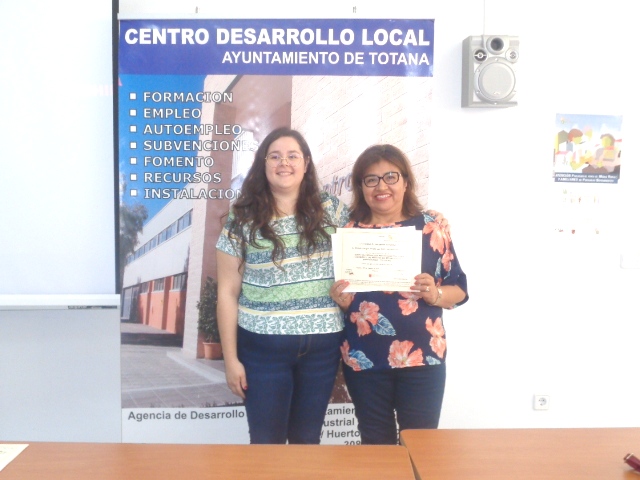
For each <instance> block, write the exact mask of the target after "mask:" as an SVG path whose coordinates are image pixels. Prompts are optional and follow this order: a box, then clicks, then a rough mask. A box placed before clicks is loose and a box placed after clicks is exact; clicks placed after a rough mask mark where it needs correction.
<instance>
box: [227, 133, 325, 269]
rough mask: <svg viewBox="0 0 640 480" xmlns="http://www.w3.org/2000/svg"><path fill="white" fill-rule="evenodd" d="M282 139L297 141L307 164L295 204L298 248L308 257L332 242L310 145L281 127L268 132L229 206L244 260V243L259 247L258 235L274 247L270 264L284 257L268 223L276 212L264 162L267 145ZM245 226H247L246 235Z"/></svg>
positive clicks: (231, 227)
mask: <svg viewBox="0 0 640 480" xmlns="http://www.w3.org/2000/svg"><path fill="white" fill-rule="evenodd" d="M282 137H291V138H293V139H294V140H295V141H296V142H298V145H299V146H300V150H301V151H302V154H303V156H304V161H305V162H306V165H307V171H306V172H305V174H304V177H303V178H302V183H301V184H300V190H299V192H298V200H297V202H296V212H295V217H296V221H297V224H298V230H299V232H300V243H299V245H298V248H299V249H300V252H301V253H302V254H303V255H311V254H312V253H313V252H314V251H316V249H317V248H318V247H319V246H320V245H321V244H323V243H325V242H329V241H331V237H330V235H329V234H328V233H327V232H326V231H325V229H324V227H326V226H330V225H331V226H335V225H332V222H331V221H330V219H329V218H328V217H327V215H326V214H325V211H324V209H323V208H322V200H321V197H320V186H319V182H318V175H317V173H316V168H315V166H314V164H313V158H312V156H311V149H310V148H309V144H308V143H307V141H306V140H305V139H304V137H303V136H302V134H301V133H300V132H298V131H297V130H293V129H291V128H289V127H281V128H277V129H276V130H274V131H272V132H271V133H269V134H268V135H267V136H266V137H265V139H264V140H263V141H262V143H261V144H260V146H259V147H258V150H257V151H256V154H255V157H254V159H253V164H252V165H251V168H250V169H249V172H248V173H247V178H245V180H244V183H243V184H242V188H241V189H240V196H239V197H238V199H237V200H236V201H235V203H234V204H233V206H232V207H231V211H232V212H233V215H234V218H233V220H232V221H231V225H230V228H229V233H230V234H231V235H232V236H235V237H236V238H238V239H239V240H240V245H241V253H242V260H243V261H244V260H245V259H246V255H247V252H246V250H247V244H250V245H251V246H253V247H256V248H259V246H258V242H257V233H258V232H260V235H261V236H262V238H264V239H266V240H269V241H270V242H271V243H272V245H273V251H272V253H271V260H272V261H273V263H274V264H276V265H279V264H280V261H281V260H282V259H283V258H284V249H285V245H284V242H283V241H282V239H281V238H280V237H279V236H278V235H277V234H276V232H275V231H274V230H273V228H272V226H271V225H270V223H269V222H270V221H271V220H272V219H273V218H274V217H275V216H276V214H277V213H278V211H277V207H276V201H275V198H274V196H273V193H272V192H271V188H270V186H269V182H268V181H267V173H266V162H265V157H266V156H267V152H268V149H269V146H270V145H271V144H272V143H273V142H275V141H276V140H278V139H279V138H282ZM245 227H248V233H247V230H246V229H245Z"/></svg>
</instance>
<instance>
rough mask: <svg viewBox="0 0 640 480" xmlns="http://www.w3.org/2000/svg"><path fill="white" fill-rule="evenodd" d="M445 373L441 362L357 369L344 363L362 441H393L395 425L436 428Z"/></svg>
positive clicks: (402, 427)
mask: <svg viewBox="0 0 640 480" xmlns="http://www.w3.org/2000/svg"><path fill="white" fill-rule="evenodd" d="M446 376H447V375H446V365H445V364H444V363H443V364H440V365H425V366H420V367H407V368H394V369H391V370H378V371H366V370H363V371H359V372H355V371H353V370H352V369H351V368H349V367H345V368H344V379H345V383H346V385H347V389H348V390H349V395H350V396H351V399H352V400H353V406H354V407H355V413H356V418H357V419H358V430H359V431H360V440H361V441H362V443H363V444H391V445H395V444H397V443H398V427H399V429H400V430H404V429H407V428H438V423H439V421H440V410H441V408H442V399H443V397H444V385H445V381H446ZM396 420H397V426H396Z"/></svg>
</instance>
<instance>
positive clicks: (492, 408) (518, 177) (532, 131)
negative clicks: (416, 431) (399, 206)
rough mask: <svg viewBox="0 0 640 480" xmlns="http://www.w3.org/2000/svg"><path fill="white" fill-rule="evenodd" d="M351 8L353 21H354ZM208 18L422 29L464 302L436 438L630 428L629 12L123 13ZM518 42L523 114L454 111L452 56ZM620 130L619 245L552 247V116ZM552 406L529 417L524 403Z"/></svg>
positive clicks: (601, 239) (594, 8)
mask: <svg viewBox="0 0 640 480" xmlns="http://www.w3.org/2000/svg"><path fill="white" fill-rule="evenodd" d="M354 7H356V13H355V14H354V12H353V8H354ZM196 8H197V11H198V13H199V14H201V15H203V16H205V17H216V16H217V17H227V18H233V17H260V16H264V17H272V18H274V17H275V18H277V17H288V18H290V17H304V16H311V17H325V18H340V17H346V18H350V17H354V18H371V17H381V18H394V17H395V18H403V17H406V18H434V19H435V22H436V23H435V25H436V27H435V61H434V63H435V67H434V71H435V74H434V81H435V84H436V87H435V95H434V99H433V108H434V112H433V115H432V117H433V129H434V139H435V140H434V143H433V146H432V159H431V165H430V199H431V202H432V203H431V205H430V206H432V207H434V208H437V209H439V210H441V211H443V212H444V213H445V214H446V216H447V217H448V219H449V220H450V222H451V223H452V224H453V239H454V242H455V244H456V249H457V251H458V254H459V256H460V259H461V261H462V264H463V267H464V268H465V270H466V272H467V275H468V277H469V285H470V296H471V299H470V301H469V303H468V304H467V305H465V306H464V307H462V308H460V309H459V310H457V311H452V312H447V313H446V314H445V323H446V325H447V331H448V339H449V340H448V341H449V357H448V362H449V378H448V384H447V392H446V397H445V405H444V410H443V416H442V422H441V426H442V427H443V428H483V427H574V426H576V427H577V426H580V427H589V426H640V409H638V408H637V406H636V403H637V402H635V401H634V399H633V397H632V396H631V395H629V393H630V390H631V389H632V383H631V380H630V378H629V377H630V376H631V375H634V374H635V372H637V369H638V365H639V364H640V354H639V353H638V352H640V348H638V340H637V339H638V338H640V322H638V320H639V319H640V315H639V314H638V313H637V312H636V306H635V302H634V300H635V298H634V295H635V293H636V291H638V290H639V289H640V270H638V269H622V268H620V255H621V254H623V253H625V254H628V255H631V254H635V255H637V254H638V250H637V249H638V247H635V248H636V250H635V251H634V244H635V245H637V244H638V243H639V242H638V241H637V240H638V239H640V232H639V231H638V230H637V228H636V227H635V226H634V225H633V224H632V223H631V222H632V221H633V214H632V213H631V211H632V210H633V207H632V206H631V205H637V204H638V196H637V194H634V193H633V190H634V189H637V186H638V184H639V183H640V181H639V178H640V172H639V167H638V166H637V162H635V159H636V158H637V157H638V152H637V150H638V147H637V144H635V143H634V142H633V140H634V133H635V132H637V131H638V129H639V123H640V119H639V115H640V109H638V102H637V100H636V91H635V90H636V89H635V83H636V81H635V77H634V74H633V72H634V70H635V68H634V63H633V59H634V58H635V55H634V53H635V42H633V41H632V37H631V32H632V31H633V30H632V24H631V22H632V19H633V18H634V14H633V9H632V6H631V3H627V2H624V1H622V0H612V1H608V2H606V3H603V2H597V1H580V2H578V1H569V0H559V1H557V2H554V3H553V6H547V4H544V5H541V4H540V3H536V2H531V3H530V4H529V5H527V4H517V5H516V4H514V3H513V2H512V1H508V0H486V1H484V2H482V1H479V0H458V1H447V2H445V1H441V2H418V3H417V4H416V2H412V1H407V0H399V1H396V2H386V3H384V4H380V5H378V4H373V3H371V2H357V1H356V2H352V3H350V4H345V3H344V2H339V1H326V2H318V3H315V4H313V5H310V4H308V3H303V2H299V1H296V2H291V1H288V2H279V3H278V4H277V5H274V4H265V3H264V2H252V1H249V2H243V3H242V4H238V5H237V6H234V4H221V3H220V2H214V1H213V0H206V1H205V0H201V1H184V0H171V1H169V0H167V1H164V2H158V1H151V0H121V2H120V13H122V14H124V15H137V14H140V15H141V16H145V15H150V14H165V15H181V14H193V13H195V12H196ZM483 33H486V34H496V35H514V36H519V37H520V53H521V60H520V62H519V64H518V74H517V83H518V100H519V105H518V106H517V107H514V108H507V109H492V108H484V109H462V108H460V90H461V76H462V75H461V46H462V40H463V39H464V38H466V37H467V36H469V35H481V34H483ZM558 113H583V114H607V115H623V117H624V119H623V139H624V141H623V169H622V172H623V173H622V181H621V183H620V184H619V185H618V187H617V188H618V189H619V191H620V192H621V194H620V195H621V196H622V198H623V202H622V205H625V206H624V207H621V208H620V210H616V211H612V212H611V214H612V215H616V216H618V222H617V226H618V229H619V231H618V232H617V233H615V234H602V235H600V236H596V235H592V236H586V235H582V236H571V235H560V234H557V233H554V232H553V224H552V222H551V221H550V218H551V216H552V213H553V210H554V208H555V207H556V205H554V203H553V201H552V199H551V196H550V190H551V185H552V184H551V174H552V164H551V162H552V152H553V135H554V133H555V132H554V122H555V115H556V114H558ZM534 394H546V395H550V397H551V407H550V409H549V410H547V411H534V410H533V408H532V404H533V395H534Z"/></svg>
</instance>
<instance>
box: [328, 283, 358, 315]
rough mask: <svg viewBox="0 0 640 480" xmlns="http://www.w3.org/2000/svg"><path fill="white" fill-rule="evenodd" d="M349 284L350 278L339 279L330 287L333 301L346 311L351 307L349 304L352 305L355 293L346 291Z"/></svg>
mask: <svg viewBox="0 0 640 480" xmlns="http://www.w3.org/2000/svg"><path fill="white" fill-rule="evenodd" d="M348 286H349V281H348V280H338V281H337V282H335V283H334V284H333V285H332V286H331V288H330V289H329V295H331V298H332V299H333V301H334V302H336V303H337V304H338V306H339V307H340V308H341V309H342V310H343V311H345V312H346V311H347V309H348V308H349V305H351V302H353V293H347V292H345V291H344V289H345V288H347V287H348Z"/></svg>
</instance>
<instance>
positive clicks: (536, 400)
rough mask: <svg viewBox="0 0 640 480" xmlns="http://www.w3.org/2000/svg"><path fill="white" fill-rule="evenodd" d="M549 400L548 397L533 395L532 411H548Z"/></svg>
mask: <svg viewBox="0 0 640 480" xmlns="http://www.w3.org/2000/svg"><path fill="white" fill-rule="evenodd" d="M550 401H551V398H550V397H549V395H534V396H533V409H534V410H549V402H550Z"/></svg>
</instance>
